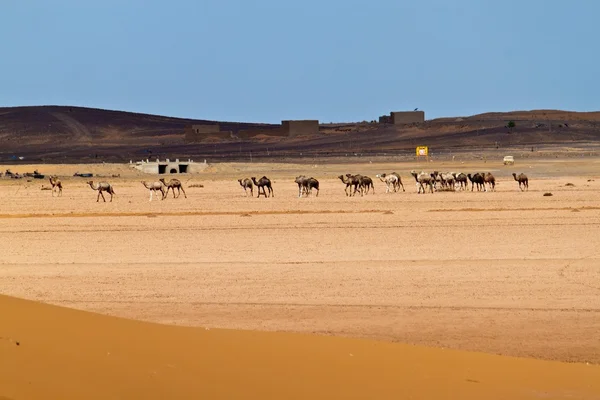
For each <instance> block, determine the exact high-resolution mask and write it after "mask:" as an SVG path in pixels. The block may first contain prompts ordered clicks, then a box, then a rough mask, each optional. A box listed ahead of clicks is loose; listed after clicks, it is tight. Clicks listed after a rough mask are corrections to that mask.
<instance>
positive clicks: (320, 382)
mask: <svg viewBox="0 0 600 400" xmlns="http://www.w3.org/2000/svg"><path fill="white" fill-rule="evenodd" d="M0 315H2V325H0V352H1V354H2V357H1V358H0V398H1V399H12V400H18V399H84V398H85V399H116V398H126V399H142V398H143V399H184V398H186V399H192V398H195V399H197V398H210V399H220V398H222V399H234V398H235V399H264V398H286V399H307V398H311V399H320V398H323V399H325V398H328V399H330V398H340V399H341V398H343V399H358V398H362V399H366V398H371V399H372V398H376V399H398V398H413V399H431V398H461V399H482V398H486V399H507V398H510V399H539V398H544V399H562V398H569V399H584V398H585V399H592V398H598V394H600V379H598V378H599V377H600V367H598V366H588V365H581V364H577V365H574V364H563V363H557V362H548V361H538V360H528V359H518V358H509V357H501V356H493V355H487V354H480V353H466V352H459V351H452V350H441V349H429V348H422V347H417V346H409V345H401V344H394V343H384V342H376V341H370V340H358V339H346V338H330V337H320V336H311V335H298V334H288V333H286V334H282V333H269V332H242V331H232V330H221V329H209V330H207V329H201V328H187V327H176V326H167V325H158V324H151V323H145V322H139V321H132V320H125V319H120V318H114V317H108V316H102V315H97V314H93V313H88V312H82V311H77V310H70V309H66V308H62V307H56V306H50V305H44V304H39V303H35V302H30V301H25V300H19V299H14V298H11V297H6V296H0Z"/></svg>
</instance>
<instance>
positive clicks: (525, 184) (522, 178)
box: [512, 172, 529, 192]
mask: <svg viewBox="0 0 600 400" xmlns="http://www.w3.org/2000/svg"><path fill="white" fill-rule="evenodd" d="M512 176H513V177H514V178H515V181H517V182H519V189H521V192H522V191H523V189H525V188H527V191H529V179H528V178H527V175H525V174H524V173H520V174H519V175H517V174H515V173H514V172H513V174H512ZM521 184H523V187H522V188H521Z"/></svg>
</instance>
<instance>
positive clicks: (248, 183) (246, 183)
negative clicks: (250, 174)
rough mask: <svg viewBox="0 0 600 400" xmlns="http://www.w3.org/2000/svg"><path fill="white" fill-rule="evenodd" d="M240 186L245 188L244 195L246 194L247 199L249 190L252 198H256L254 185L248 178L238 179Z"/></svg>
mask: <svg viewBox="0 0 600 400" xmlns="http://www.w3.org/2000/svg"><path fill="white" fill-rule="evenodd" d="M238 182H239V183H240V186H241V187H243V188H244V193H246V197H248V189H250V196H251V197H254V185H253V184H252V181H251V180H250V179H248V178H244V179H238Z"/></svg>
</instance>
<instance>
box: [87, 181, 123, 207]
mask: <svg viewBox="0 0 600 400" xmlns="http://www.w3.org/2000/svg"><path fill="white" fill-rule="evenodd" d="M87 184H88V185H90V187H91V188H92V189H94V190H97V191H98V197H97V198H96V203H97V202H98V201H99V200H100V196H102V200H104V202H105V203H106V199H105V198H104V195H103V194H102V192H107V193H108V194H110V201H111V202H112V200H113V195H114V194H116V193H115V191H114V189H113V187H112V185H111V184H110V183H108V182H99V183H98V184H97V185H94V181H88V182H87Z"/></svg>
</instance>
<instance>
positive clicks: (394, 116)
mask: <svg viewBox="0 0 600 400" xmlns="http://www.w3.org/2000/svg"><path fill="white" fill-rule="evenodd" d="M390 117H391V123H392V124H394V125H403V124H414V123H420V122H425V111H393V112H391V113H390Z"/></svg>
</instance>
